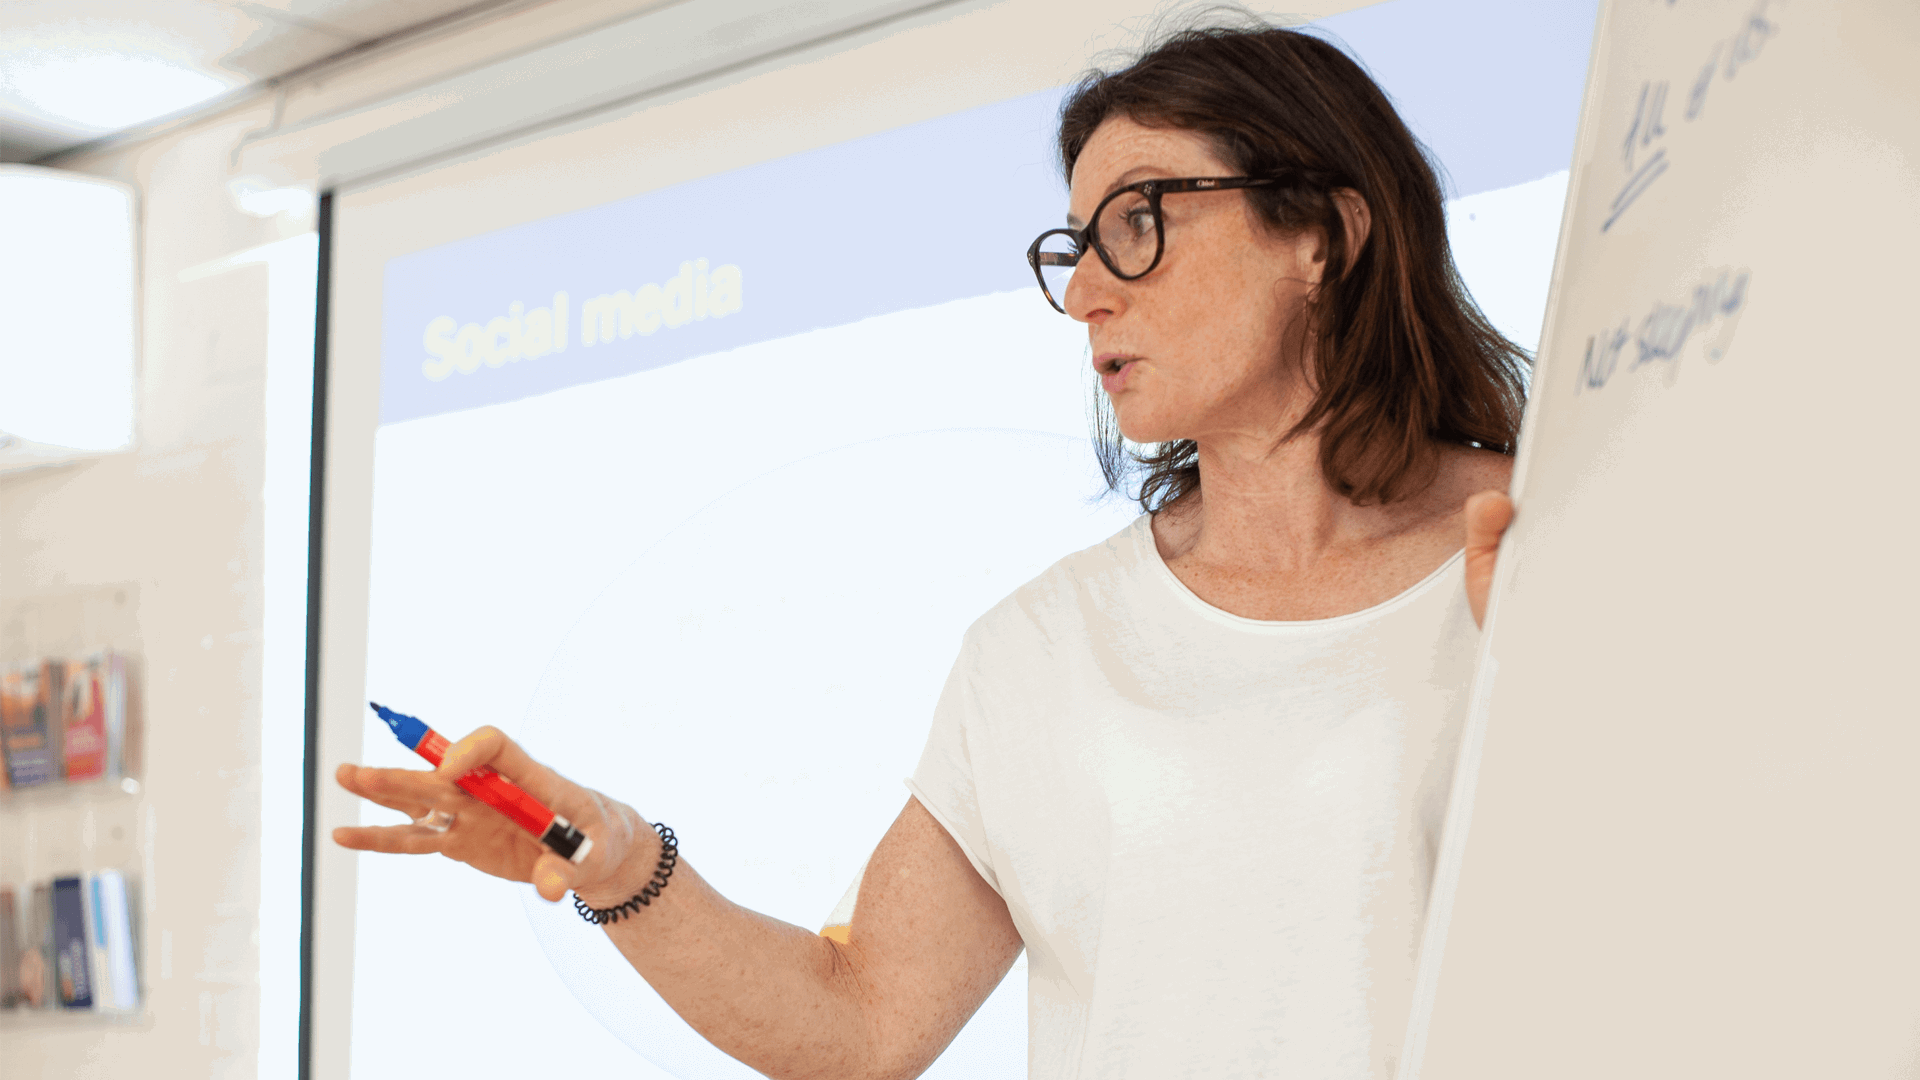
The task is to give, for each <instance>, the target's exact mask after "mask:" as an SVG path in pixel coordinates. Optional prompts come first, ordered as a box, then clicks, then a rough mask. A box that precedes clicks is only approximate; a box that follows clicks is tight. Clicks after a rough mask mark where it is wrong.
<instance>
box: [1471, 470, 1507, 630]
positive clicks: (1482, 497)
mask: <svg viewBox="0 0 1920 1080" xmlns="http://www.w3.org/2000/svg"><path fill="white" fill-rule="evenodd" d="M1512 523H1513V500H1512V499H1509V498H1507V495H1506V492H1503V491H1482V492H1480V493H1479V494H1478V495H1473V496H1470V497H1469V498H1468V499H1467V605H1468V606H1469V607H1471V608H1472V609H1473V623H1474V625H1475V626H1485V625H1486V622H1487V591H1488V590H1489V589H1490V588H1492V586H1493V560H1494V558H1495V557H1496V556H1498V555H1499V554H1500V538H1501V537H1502V536H1505V535H1506V534H1507V526H1508V525H1510V524H1512Z"/></svg>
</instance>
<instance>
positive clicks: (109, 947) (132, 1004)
mask: <svg viewBox="0 0 1920 1080" xmlns="http://www.w3.org/2000/svg"><path fill="white" fill-rule="evenodd" d="M93 888H94V898H95V900H94V910H95V912H96V913H97V914H98V917H99V920H100V952H101V960H102V963H101V968H100V970H101V971H102V972H103V973H104V975H103V977H102V978H101V980H100V991H101V992H100V995H99V996H98V997H96V998H95V1000H96V1001H104V1002H105V1004H104V1006H103V1007H104V1008H107V1009H118V1010H122V1011H127V1010H132V1009H137V1008H139V1007H140V980H139V978H138V976H137V975H136V973H135V968H134V963H133V909H132V904H131V902H130V901H129V899H128V896H127V879H126V878H125V876H123V875H122V874H121V873H120V872H119V871H118V870H102V871H100V872H99V873H98V874H95V875H93Z"/></svg>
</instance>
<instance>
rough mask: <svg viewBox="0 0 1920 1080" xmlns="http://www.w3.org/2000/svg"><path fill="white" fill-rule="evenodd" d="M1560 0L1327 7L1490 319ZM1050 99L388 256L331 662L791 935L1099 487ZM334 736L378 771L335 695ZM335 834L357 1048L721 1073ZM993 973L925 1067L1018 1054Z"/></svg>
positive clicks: (493, 904)
mask: <svg viewBox="0 0 1920 1080" xmlns="http://www.w3.org/2000/svg"><path fill="white" fill-rule="evenodd" d="M1592 21H1593V7H1592V4H1591V2H1590V0H1579V2H1568V3H1519V2H1512V3H1501V4H1464V3H1441V2H1439V0H1393V2H1391V3H1386V4H1381V5H1378V6H1376V7H1373V8H1368V9H1364V10H1362V11H1359V12H1356V13H1353V14H1351V15H1347V16H1342V17H1340V18H1337V19H1333V20H1329V21H1328V22H1327V23H1326V24H1324V25H1325V26H1326V27H1327V29H1329V30H1331V31H1333V32H1335V33H1337V34H1339V35H1340V36H1341V37H1342V38H1343V39H1344V40H1345V41H1347V42H1348V43H1349V44H1350V45H1351V46H1352V47H1353V48H1354V49H1355V51H1356V52H1357V53H1358V54H1359V55H1360V56H1362V57H1363V58H1364V59H1365V60H1366V61H1367V62H1368V64H1369V66H1370V67H1371V68H1372V70H1373V71H1374V73H1375V74H1376V76H1377V77H1378V78H1380V80H1381V81H1382V83H1383V85H1385V86H1386V87H1387V88H1388V90H1389V91H1390V92H1391V93H1392V94H1394V95H1395V97H1396V100H1397V102H1398V104H1399V105H1400V107H1401V108H1402V109H1403V111H1404V112H1405V113H1406V114H1407V115H1408V116H1409V118H1410V119H1411V120H1412V122H1413V123H1414V124H1415V126H1416V129H1417V133H1418V134H1420V135H1421V137H1422V138H1423V139H1425V140H1426V141H1428V142H1429V144H1430V145H1431V146H1432V147H1433V149H1434V150H1435V152H1436V154H1437V156H1439V158H1440V159H1441V160H1442V161H1443V163H1444V164H1445V165H1446V166H1447V168H1448V169H1449V171H1450V173H1451V175H1452V177H1453V182H1454V188H1453V191H1452V194H1453V195H1455V196H1456V198H1455V199H1454V201H1453V202H1452V203H1451V204H1450V205H1449V222H1450V228H1451V230H1452V235H1453V241H1454V244H1455V248H1456V255H1457V258H1458V260H1459V263H1460V265H1461V267H1462V271H1463V273H1464V274H1465V276H1466V278H1467V281H1468V284H1469V286H1470V287H1471V288H1472V289H1473V291H1474V293H1475V295H1476V297H1477V299H1478V300H1479V301H1480V303H1481V304H1482V306H1483V307H1484V308H1485V309H1486V310H1487V311H1488V313H1489V314H1490V315H1491V316H1492V318H1493V319H1494V321H1495V322H1496V323H1497V324H1498V325H1500V326H1501V328H1502V329H1503V330H1505V331H1506V332H1507V333H1509V334H1510V335H1511V336H1513V337H1514V338H1515V339H1516V340H1518V341H1520V342H1521V343H1522V344H1523V345H1525V346H1527V347H1529V348H1531V347H1533V345H1534V343H1535V341H1536V340H1537V338H1538V334H1539V324H1540V318H1541V312H1542V308H1543V305H1544V302H1545V298H1546V289H1547V281H1548V276H1549V273H1550V270H1551V261H1552V256H1553V249H1554V242H1555V238H1556V235H1557V231H1558V226H1559V218H1560V208H1561V202H1562V197H1563V195H1564V190H1565V182H1566V174H1565V170H1566V168H1567V162H1568V161H1569V159H1570V158H1571V154H1572V143H1573V130H1574V124H1575V120H1576V114H1577V111H1578V106H1579V95H1580V88H1581V82H1582V73H1583V72H1584V70H1585V65H1586V58H1587V45H1588V41H1589V38H1590V33H1591V27H1592ZM1494 56H1497V57H1501V58H1502V59H1501V63H1500V64H1493V63H1474V62H1463V59H1462V58H1463V57H1494ZM1495 69H1497V70H1495ZM1521 91H1524V92H1521ZM1058 104H1059V91H1049V92H1046V93H1042V94H1036V95H1030V96H1025V97H1020V98H1015V99H1012V100H1009V101H1004V102H1001V103H998V104H994V105H990V106H986V107H983V108H979V109H975V110H972V111H969V112H965V113H960V114H957V115H952V116H945V117H939V118H935V119H931V120H927V121H925V122H922V123H920V124H916V125H914V126H911V127H907V128H902V129H899V130H896V131H891V132H886V133H882V134H879V135H875V136H872V137H869V138H865V139H861V140H857V141H853V142H848V143H844V144H840V145H836V146H831V147H827V148H824V149H821V150H817V151H814V152H811V153H807V154H802V155H797V156H794V157H789V158H784V159H779V160H774V161H768V162H764V163H761V164H759V165H755V166H752V167H749V168H744V169H740V170H737V171H734V172H730V173H726V174H722V175H717V176H711V177H706V178H703V179H700V180H696V181H692V182H689V183H686V184H682V185H679V186H677V187H673V188H669V189H665V190H661V191H655V192H649V193H646V194H643V195H639V196H636V197H633V198H630V199H626V200H623V201H619V202H614V203H610V204H607V205H603V206H598V207H592V208H589V209H585V210H579V211H575V212H572V213H568V214H564V215H560V216H556V217H552V218H548V219H545V220H541V221H536V222H533V223H531V224H527V225H522V226H518V227H515V228H511V229H506V230H502V231H498V232H491V233H485V234H482V235H478V236H473V237H470V238H468V239H465V240H461V241H458V242H455V243H452V244H447V245H444V246H442V247H437V248H432V249H428V250H423V251H418V252H413V253H409V254H405V255H402V256H399V257H396V258H394V259H392V260H391V261H390V262H389V263H388V265H387V267H386V278H385V284H384V310H383V312H382V343H383V344H382V357H381V363H382V380H381V390H380V394H381V399H380V416H381V426H380V428H379V431H378V434H377V436H376V439H377V443H376V455H375V472H374V518H373V521H374V529H373V536H372V584H371V589H372V592H371V598H370V620H371V629H370V635H369V647H368V667H367V671H368V676H367V678H368V686H367V689H368V692H369V696H371V697H373V698H374V699H376V700H380V701H382V702H385V703H388V704H391V705H394V706H395V707H397V708H400V709H402V710H404V711H407V712H411V713H417V714H418V715H420V716H421V717H422V718H423V719H425V720H427V721H428V722H429V723H431V724H433V725H434V726H435V727H436V728H438V729H439V730H441V731H443V732H446V733H448V734H449V735H457V734H460V733H464V732H466V731H468V730H470V729H472V728H473V727H476V726H478V725H480V724H486V723H491V724H497V725H499V726H500V727H502V728H505V729H506V730H508V731H509V732H510V733H512V734H514V735H515V736H516V737H518V738H519V739H521V741H522V742H523V743H525V744H526V745H527V747H528V748H529V750H530V751H531V752H532V753H534V754H535V755H536V756H537V757H540V758H542V759H543V760H545V761H547V762H549V763H551V764H552V765H554V766H555V767H556V768H558V769H560V770H561V771H562V772H564V773H566V774H568V775H570V776H572V777H573V778H575V779H577V780H579V781H580V782H582V783H585V784H587V785H590V786H593V787H596V788H599V789H601V790H603V791H606V792H608V793H609V794H611V795H613V796H614V797H616V798H619V799H622V800H624V801H626V802H629V803H631V804H632V805H633V806H635V807H636V808H637V809H638V810H639V811H640V812H641V813H642V814H644V815H646V816H647V817H648V818H650V819H657V820H660V821H664V822H666V823H668V824H670V825H672V826H673V827H674V828H675V830H676V831H677V832H678V833H679V836H680V840H681V847H682V852H683V855H684V857H685V858H686V859H687V861H689V862H690V863H691V864H693V865H694V866H696V867H698V868H699V870H700V872H701V873H702V874H704V875H705V876H706V877H708V878H709V879H710V880H711V881H712V882H713V883H714V884H715V885H716V886H717V887H718V888H719V889H720V890H721V891H722V892H724V893H725V894H726V895H727V896H729V897H730V898H732V899H733V900H735V901H737V902H739V903H742V904H744V905H746V906H748V907H751V908H754V909H756V910H759V911H762V912H765V913H767V914H769V915H772V916H774V917H777V918H780V919H784V920H787V921H789V922H793V923H797V924H799V925H802V926H807V927H811V928H818V927H820V926H821V925H822V924H823V923H824V922H825V920H826V918H827V916H828V914H829V912H830V911H831V910H832V909H833V908H834V906H835V904H836V903H837V902H838V901H839V900H840V899H841V897H842V895H843V894H844V893H845V892H846V891H847V889H848V888H849V886H851V885H852V884H853V883H854V880H855V876H856V874H857V871H858V869H859V867H860V866H861V865H862V863H863V862H864V860H865V859H866V857H867V855H868V854H869V853H870V852H871V850H872V848H873V845H874V843H875V842H876V841H877V840H878V839H879V837H880V836H881V834H882V833H883V832H884V831H885V829H886V827H887V826H888V825H889V824H890V823H891V821H892V819H893V817H894V816H895V815H896V814H897V813H898V812H899V810H900V808H901V806H902V805H903V804H904V802H905V800H906V790H905V788H904V787H903V786H902V784H901V780H902V778H903V777H905V776H906V775H907V774H908V773H909V772H910V771H911V770H912V768H913V766H914V763H915V762H916V760H917V759H918V755H919V751H920V748H921V745H922V743H923V741H924V739H925V737H926V732H927V726H928V723H929V720H930V718H931V712H932V707H933V703H934V700H935V697H936V696H937V694H938V691H939V688H940V685H941V683H942V681H943V679H944V678H945V675H946V672H947V669H948V667H949V666H950V665H951V663H952V661H953V657H954V655H955V652H956V650H957V648H958V645H959V641H960V636H961V633H962V632H963V631H964V630H965V628H966V627H967V625H968V624H969V623H970V622H971V621H972V620H973V619H974V618H976V617H978V616H979V615H980V614H981V613H982V612H984V611H985V610H986V609H987V608H988V607H989V606H991V605H992V604H993V603H994V602H995V601H997V600H999V599H1000V598H1001V597H1003V596H1005V595H1006V594H1007V593H1008V592H1010V591H1012V590H1013V589H1014V588H1015V587H1017V586H1018V585H1020V584H1021V583H1023V582H1024V581H1026V580H1027V579H1029V578H1031V577H1032V576H1034V575H1035V574H1037V573H1039V572H1040V571H1041V570H1042V569H1044V568H1045V567H1046V566H1048V565H1049V564H1051V563H1052V562H1054V561H1055V560H1057V559H1059V558H1060V557H1061V556H1063V555H1065V554H1067V553H1069V552H1071V551H1075V550H1078V549H1080V548H1083V547H1086V546H1088V545H1090V544H1094V543H1097V542H1099V541H1100V540H1102V539H1104V538H1105V537H1107V536H1109V535H1110V534H1112V533H1113V532H1115V531H1117V530H1119V529H1120V528H1122V527H1123V526H1124V525H1125V524H1126V523H1127V522H1128V521H1129V520H1130V519H1131V518H1132V517H1133V516H1134V514H1135V512H1136V508H1135V507H1133V506H1132V505H1131V504H1128V503H1126V502H1124V501H1123V500H1118V499H1104V500H1103V499H1102V498H1100V496H1101V495H1102V485H1101V483H1100V478H1099V475H1098V471H1097V469H1096V468H1095V467H1094V465H1093V462H1092V459H1091V454H1090V452H1089V450H1088V447H1087V438H1086V415H1087V407H1088V402H1089V396H1088V394H1089V378H1088V363H1087V352H1086V338H1085V333H1084V328H1083V327H1081V326H1080V325H1079V324H1076V323H1074V322H1073V321H1072V320H1070V319H1067V318H1065V317H1063V316H1060V315H1059V314H1057V313H1056V312H1054V311H1053V310H1052V309H1051V308H1050V307H1049V306H1048V305H1047V303H1046V301H1045V300H1044V299H1043V298H1042V297H1041V295H1040V293H1039V291H1038V290H1037V289H1036V288H1035V287H1034V285H1033V281H1032V278H1031V275H1030V272H1029V271H1028V269H1027V267H1026V265H1025V262H1024V260H1023V258H1022V256H1023V253H1024V251H1025V249H1026V246H1027V244H1028V242H1029V241H1031V239H1032V237H1033V236H1034V235H1036V234H1037V233H1038V232H1040V231H1041V230H1042V229H1044V228H1048V227H1051V226H1053V225H1055V224H1057V223H1058V222H1059V221H1060V220H1061V218H1062V216H1063V215H1064V213H1065V192H1064V189H1063V187H1062V186H1061V183H1060V181H1059V179H1058V176H1057V174H1056V171H1055V166H1054V165H1053V163H1052V155H1051V137H1052V128H1053V122H1054V117H1055V114H1056V112H1057V109H1058ZM1493 128H1497V129H1498V130H1497V131H1496V132H1491V133H1490V132H1489V130H1488V129H1493ZM365 747H366V750H365V755H364V758H363V760H365V761H367V762H369V763H373V764H391V765H402V766H407V767H413V766H414V765H415V764H416V762H415V761H414V760H413V759H412V758H411V756H410V755H409V754H408V753H407V752H406V751H405V750H403V749H402V748H400V747H399V746H398V745H397V744H395V743H394V742H393V740H392V738H391V737H390V736H389V735H388V734H387V732H386V730H385V728H384V727H382V726H380V725H379V724H378V723H377V722H376V721H372V720H371V719H370V720H369V725H368V728H367V736H366V742H365ZM365 820H367V821H369V822H382V823H384V822H388V821H391V820H393V815H392V814H390V813H388V812H386V811H383V810H381V809H379V808H377V807H368V808H367V809H366V811H365ZM359 867H360V869H359V885H358V888H359V902H358V906H357V909H356V925H355V940H354V943H353V948H354V988H353V1007H354V1013H353V1029H352V1030H353V1045H352V1069H353V1075H354V1076H355V1077H402V1076H419V1075H453V1074H455V1073H456V1072H461V1073H464V1074H466V1075H475V1076H508V1075H528V1074H531V1073H533V1072H534V1071H535V1070H538V1071H539V1072H541V1073H542V1074H545V1073H549V1072H551V1071H553V1069H554V1067H555V1066H556V1065H559V1066H560V1067H562V1068H564V1069H565V1070H566V1071H568V1072H569V1073H581V1072H586V1071H591V1070H593V1069H595V1068H599V1067H605V1068H609V1069H614V1068H617V1069H619V1070H621V1071H620V1073H619V1075H624V1076H642V1077H677V1078H682V1080H694V1078H708V1077H712V1078H721V1077H750V1076H753V1075H756V1074H753V1073H752V1072H750V1071H749V1070H747V1069H746V1068H745V1067H744V1066H741V1065H739V1064H738V1063H736V1062H734V1061H732V1060H731V1059H729V1058H727V1057H726V1056H725V1055H723V1054H721V1053H720V1052H719V1051H717V1050H715V1049H713V1048H712V1047H711V1046H710V1045H708V1044H707V1043H706V1042H705V1041H704V1040H702V1039H701V1038H700V1037H699V1036H698V1035H697V1034H695V1033H693V1032H692V1031H691V1030H690V1029H688V1028H687V1027H686V1026H685V1025H684V1024H683V1023H682V1022H681V1021H680V1020H679V1019H678V1018H677V1017H675V1016H674V1015H673V1013H672V1012H671V1011H670V1010H668V1009H667V1008H666V1006H665V1005H664V1004H663V1003H662V1002H661V1001H660V1000H659V998H658V997H657V996H656V995H654V994H653V992H652V991H651V989H649V988H648V987H647V986H646V984H645V983H644V982H643V981H642V980H640V978H639V977H638V976H637V975H635V974H634V973H633V972H632V970H631V969H630V968H628V967H627V966H626V965H625V963H624V962H623V961H622V960H621V959H620V957H619V956H618V954H617V953H616V952H615V951H614V950H613V949H612V947H611V946H610V945H609V944H608V943H607V942H606V940H605V938H604V936H603V935H602V934H601V933H600V932H599V931H598V930H596V929H594V928H592V927H590V926H588V925H586V924H585V923H583V922H581V921H580V920H579V918H578V917H577V916H576V915H575V914H574V913H573V912H572V910H571V909H570V908H569V907H567V906H565V905H561V906H549V905H546V904H544V903H543V902H541V901H540V900H539V899H538V898H537V897H535V896H534V895H533V893H532V892H531V890H530V889H528V888H526V887H524V886H516V885H511V884H508V883H504V882H499V881H495V880H493V879H487V878H483V877H481V876H480V875H478V874H475V873H473V872H471V871H468V870H465V869H464V868H462V867H458V866H454V865H451V864H447V863H445V862H444V861H437V860H410V859H399V858H389V857H363V858H361V860H360V862H359ZM642 917H643V919H644V912H643V913H642ZM1025 978H1026V972H1025V967H1024V963H1022V964H1021V965H1019V966H1016V968H1015V970H1014V972H1013V973H1012V974H1011V975H1010V976H1009V977H1008V978H1007V980H1006V981H1005V982H1004V983H1003V985H1002V986H1001V987H1000V988H999V989H998V990H997V991H996V992H995V994H994V995H993V997H992V999H991V1000H990V1001H989V1002H988V1003H987V1005H986V1006H985V1007H984V1008H983V1009H982V1010H981V1012H980V1013H979V1014H978V1015H977V1016H976V1017H975V1018H974V1020H973V1022H972V1023H971V1024H969V1025H968V1027H967V1029H966V1031H964V1032H963V1033H962V1035H961V1036H960V1038H959V1040H958V1041H956V1043H955V1044H954V1045H953V1047H952V1048H950V1049H949V1051H948V1052H947V1053H946V1054H945V1055H944V1056H943V1057H942V1058H941V1059H940V1060H939V1061H938V1062H936V1063H935V1065H934V1066H933V1068H932V1070H930V1071H929V1073H928V1074H927V1075H929V1076H933V1077H949V1078H960V1077H966V1078H980V1077H1019V1076H1024V1075H1025V1074H1026V1051H1025V1040H1026V1022H1027V1019H1026V1004H1025V1002H1026V985H1025ZM423 987H431V989H430V990H425V991H423V989H422V988H423ZM422 1031H429V1032H437V1033H441V1034H443V1035H445V1036H449V1037H447V1038H434V1039H421V1038H419V1037H418V1036H419V1033H420V1032H422ZM489 1032H500V1033H502V1034H501V1035H500V1036H499V1037H497V1038H496V1037H491V1036H489V1034H488V1033H489ZM456 1033H457V1035H458V1037H457V1038H455V1037H452V1036H454V1035H455V1034H456Z"/></svg>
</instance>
